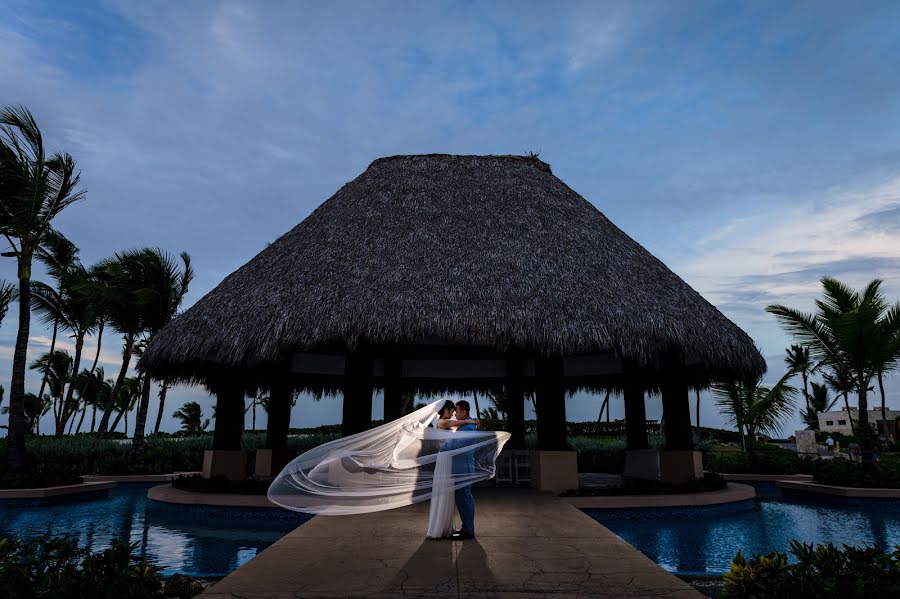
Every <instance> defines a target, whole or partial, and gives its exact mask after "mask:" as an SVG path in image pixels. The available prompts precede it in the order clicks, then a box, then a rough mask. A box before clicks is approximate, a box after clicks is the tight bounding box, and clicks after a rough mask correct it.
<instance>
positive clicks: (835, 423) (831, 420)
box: [818, 407, 900, 438]
mask: <svg viewBox="0 0 900 599" xmlns="http://www.w3.org/2000/svg"><path fill="white" fill-rule="evenodd" d="M818 416H819V430H821V431H826V432H829V433H842V434H844V435H850V434H852V429H851V428H850V419H851V418H852V419H853V426H854V428H855V427H856V423H857V422H859V408H852V407H851V408H850V414H849V417H848V415H847V410H846V408H845V409H843V410H839V411H833V412H819V414H818ZM868 416H869V425H870V426H872V427H875V426H877V427H878V429H877V430H878V431H879V433H882V432H883V430H884V426H885V423H884V422H883V421H885V420H886V423H887V429H888V434H889V435H891V436H892V437H894V438H896V435H897V428H898V426H900V410H891V409H888V410H886V412H885V416H887V418H886V419H882V417H881V408H880V407H879V408H872V409H870V410H869V411H868Z"/></svg>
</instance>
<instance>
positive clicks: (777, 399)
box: [712, 371, 797, 459]
mask: <svg viewBox="0 0 900 599" xmlns="http://www.w3.org/2000/svg"><path fill="white" fill-rule="evenodd" d="M792 376H794V373H793V372H792V371H788V373H787V374H785V375H784V376H783V377H781V380H779V381H778V382H777V383H775V384H774V385H773V386H772V387H765V386H763V384H762V375H760V376H758V377H757V378H756V379H753V380H751V381H748V382H730V383H722V384H715V385H713V387H712V390H713V394H714V395H715V396H716V405H717V406H718V407H719V410H720V411H721V412H722V414H723V415H724V416H725V419H726V421H727V422H728V423H729V424H732V425H734V426H735V427H736V428H737V429H738V432H739V433H740V435H741V446H742V449H743V450H744V451H745V452H746V453H747V455H748V456H749V457H750V458H751V459H752V458H753V457H754V448H755V445H756V435H757V434H759V433H766V434H771V433H776V432H778V431H779V430H780V429H781V423H782V422H783V421H784V419H785V418H787V417H788V416H790V414H791V412H792V410H793V402H794V396H795V395H796V393H797V390H796V389H794V388H793V387H791V386H789V385H788V384H787V382H788V380H790V378H791V377H792Z"/></svg>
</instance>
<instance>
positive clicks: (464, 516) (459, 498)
mask: <svg viewBox="0 0 900 599" xmlns="http://www.w3.org/2000/svg"><path fill="white" fill-rule="evenodd" d="M454 415H455V416H456V419H457V420H468V419H469V402H467V401H466V400H464V399H463V400H460V401H458V402H456V408H455V414H454ZM477 428H478V427H477V425H475V424H464V425H462V426H460V427H459V428H457V429H456V430H457V432H458V431H474V430H477ZM474 472H475V458H474V457H473V456H472V454H471V453H468V452H467V453H463V454H461V455H459V456H457V457H456V458H455V459H454V460H453V473H454V474H474ZM455 494H456V509H457V510H458V511H459V517H460V519H461V520H462V528H461V529H459V530H454V531H453V533H451V535H450V538H451V539H474V538H475V498H474V497H473V496H472V485H466V486H465V487H461V488H459V489H457V490H456V493H455Z"/></svg>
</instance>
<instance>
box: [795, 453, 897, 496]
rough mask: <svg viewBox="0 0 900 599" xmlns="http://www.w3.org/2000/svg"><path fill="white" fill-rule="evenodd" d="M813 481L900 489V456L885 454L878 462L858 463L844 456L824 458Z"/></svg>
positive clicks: (837, 484) (842, 485)
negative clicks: (830, 458)
mask: <svg viewBox="0 0 900 599" xmlns="http://www.w3.org/2000/svg"><path fill="white" fill-rule="evenodd" d="M813 481H815V482H817V483H819V484H820V485H835V486H838V487H869V488H876V489H900V458H898V457H897V456H893V455H884V456H882V457H881V459H879V461H878V463H877V464H857V463H856V462H852V461H850V460H847V459H843V458H835V459H832V460H823V461H822V465H821V466H820V467H819V469H818V471H817V472H816V473H815V476H813Z"/></svg>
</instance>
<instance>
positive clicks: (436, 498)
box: [268, 400, 509, 538]
mask: <svg viewBox="0 0 900 599" xmlns="http://www.w3.org/2000/svg"><path fill="white" fill-rule="evenodd" d="M453 408H454V406H453V402H450V401H444V400H440V401H436V402H434V403H432V404H429V405H427V406H425V407H423V408H420V409H418V410H416V411H414V412H412V413H410V414H408V415H406V416H403V417H401V418H399V419H397V420H394V421H391V422H387V423H385V424H383V425H381V426H379V427H376V428H373V429H371V430H368V431H363V432H361V433H357V434H355V435H351V436H349V437H343V438H340V439H336V440H334V441H330V442H328V443H324V444H322V445H319V446H318V447H314V448H313V449H310V450H309V451H307V452H305V453H303V454H301V455H300V456H298V457H297V458H295V459H294V460H293V461H292V462H290V463H289V464H288V465H287V466H285V467H284V470H282V471H281V473H280V474H279V475H278V476H277V477H276V478H275V480H274V481H272V485H271V486H270V487H269V492H268V497H269V500H270V501H272V503H275V504H276V505H280V506H282V507H284V508H287V509H290V510H294V511H299V512H306V513H310V514H319V515H324V516H338V515H352V514H364V513H369V512H377V511H383V510H390V509H395V508H399V507H404V506H407V505H411V504H413V503H419V502H422V501H428V500H431V510H430V514H429V522H428V530H427V534H428V536H429V537H435V538H438V537H443V536H447V534H449V532H450V529H451V527H452V524H453V514H454V505H455V501H454V492H455V491H456V490H457V489H461V488H463V487H466V486H469V485H472V484H473V483H476V482H478V481H481V480H489V479H491V478H493V477H494V474H495V472H496V460H497V456H498V455H499V453H500V450H501V449H502V448H503V445H504V443H506V441H507V440H508V439H509V433H505V432H499V431H467V430H460V431H455V430H454V429H457V428H459V427H462V426H463V425H466V424H474V423H475V422H476V421H474V420H462V421H458V420H454V419H453ZM435 418H437V422H436V425H435V426H429V425H430V424H431V423H432V422H434V421H435ZM454 463H456V464H464V465H465V467H462V468H454V467H453V466H454Z"/></svg>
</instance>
